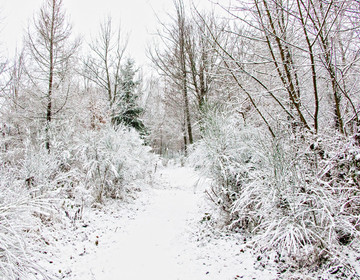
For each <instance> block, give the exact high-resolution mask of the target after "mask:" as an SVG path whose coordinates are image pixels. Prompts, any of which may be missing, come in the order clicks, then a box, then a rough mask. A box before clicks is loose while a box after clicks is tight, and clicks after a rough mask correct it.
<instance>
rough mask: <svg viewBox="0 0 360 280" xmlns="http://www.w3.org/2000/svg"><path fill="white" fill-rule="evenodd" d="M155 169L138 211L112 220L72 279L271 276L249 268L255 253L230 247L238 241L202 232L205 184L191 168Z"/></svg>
mask: <svg viewBox="0 0 360 280" xmlns="http://www.w3.org/2000/svg"><path fill="white" fill-rule="evenodd" d="M157 173H158V176H160V178H159V179H160V180H157V181H160V182H161V184H159V185H157V186H154V187H153V188H151V189H147V190H144V191H143V192H142V193H141V194H140V195H139V198H138V199H137V201H136V202H135V203H136V204H137V205H139V206H138V212H137V213H136V215H135V216H134V217H125V219H126V220H125V221H124V220H123V221H122V222H121V226H119V228H118V227H116V228H115V225H114V227H113V229H114V228H115V230H110V231H108V232H106V233H104V235H103V236H102V237H101V241H100V244H99V246H97V248H96V250H95V251H94V252H92V253H91V254H85V255H84V256H83V257H82V258H81V259H79V260H78V261H76V263H75V265H74V267H73V268H72V276H73V277H72V279H78V280H80V279H81V280H85V279H86V280H91V279H94V280H115V279H116V280H144V279H147V280H165V279H166V280H178V279H181V280H192V279H194V280H203V279H204V280H206V279H212V280H213V279H214V280H215V279H217V280H220V279H221V280H226V279H240V278H243V277H244V276H243V277H240V275H245V274H247V275H248V277H246V278H244V279H274V278H268V277H266V276H268V275H270V274H269V273H267V272H266V271H265V272H266V273H265V274H266V275H265V274H264V273H263V272H260V271H256V270H255V269H252V268H251V267H253V263H252V261H253V257H252V256H251V255H250V254H248V253H245V254H244V253H240V248H239V246H237V247H238V248H237V249H236V248H234V246H236V245H239V242H238V240H234V239H231V238H228V237H226V239H225V238H224V239H222V238H220V239H216V240H213V239H211V237H209V235H206V234H205V235H204V233H201V232H200V230H199V228H201V227H199V224H200V221H201V220H202V219H203V217H204V212H206V203H205V196H204V187H205V184H198V181H199V178H200V177H199V175H197V174H196V172H195V171H194V170H193V169H191V168H186V167H174V166H170V167H167V168H161V169H160V170H159V171H158V172H157ZM204 203H205V204H204ZM204 207H205V210H204ZM120 219H123V218H120ZM235 243H236V244H235ZM100 245H101V246H100ZM249 262H251V264H250V265H249ZM259 272H260V275H259V274H258V273H259ZM241 273H242V274H241ZM244 273H245V274H244ZM250 275H251V277H250V278H249V276H250ZM237 277H240V278H237Z"/></svg>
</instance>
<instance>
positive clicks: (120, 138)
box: [74, 126, 155, 202]
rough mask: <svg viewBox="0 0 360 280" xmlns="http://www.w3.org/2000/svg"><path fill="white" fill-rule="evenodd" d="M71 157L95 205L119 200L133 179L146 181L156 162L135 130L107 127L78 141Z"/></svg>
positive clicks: (87, 133)
mask: <svg viewBox="0 0 360 280" xmlns="http://www.w3.org/2000/svg"><path fill="white" fill-rule="evenodd" d="M76 142H77V145H76V146H75V148H74V157H75V160H76V161H77V165H78V166H79V168H80V169H81V173H83V174H84V179H85V185H86V188H88V189H91V190H92V191H93V192H94V198H95V201H96V202H102V200H103V197H111V198H120V197H122V196H123V194H124V191H126V190H128V187H129V186H130V184H131V183H133V182H134V181H135V180H136V179H145V177H146V175H147V174H148V172H150V171H151V166H152V165H153V161H154V160H155V158H154V156H153V155H152V154H150V148H149V147H148V146H145V145H143V142H142V140H141V139H140V136H139V134H138V133H137V132H136V131H135V130H134V129H129V128H127V127H124V126H118V127H116V128H114V127H113V126H107V127H105V128H102V129H101V130H92V131H87V132H85V133H84V134H83V135H81V136H79V137H78V139H77V141H76Z"/></svg>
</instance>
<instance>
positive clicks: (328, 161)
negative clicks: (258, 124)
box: [190, 111, 360, 275]
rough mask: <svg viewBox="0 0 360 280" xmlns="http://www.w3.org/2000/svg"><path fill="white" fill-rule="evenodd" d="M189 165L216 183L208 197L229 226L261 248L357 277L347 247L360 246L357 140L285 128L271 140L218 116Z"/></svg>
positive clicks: (212, 119)
mask: <svg viewBox="0 0 360 280" xmlns="http://www.w3.org/2000/svg"><path fill="white" fill-rule="evenodd" d="M281 131H282V132H281ZM199 158H205V160H203V161H199ZM190 160H191V161H192V162H195V163H196V164H197V165H198V167H200V168H201V169H202V170H203V171H204V172H206V174H207V176H209V177H210V178H211V179H212V180H213V185H212V191H211V192H209V194H210V195H211V194H212V195H211V198H212V200H213V201H214V202H216V203H217V204H218V205H219V207H220V208H221V209H223V210H224V212H225V213H227V217H228V220H227V225H228V226H229V227H230V228H232V229H237V230H239V229H240V230H241V231H242V232H243V233H246V234H248V235H250V236H252V237H253V239H252V241H253V243H254V244H255V245H256V248H258V249H259V250H261V251H262V252H264V251H275V252H276V253H277V254H278V255H279V256H282V257H283V258H286V259H287V260H291V261H292V262H293V263H295V264H296V265H298V266H303V265H305V266H311V265H314V264H317V265H319V264H322V263H331V264H333V265H336V266H341V267H342V268H343V270H346V271H347V272H346V273H350V274H351V266H350V265H349V264H348V263H346V261H344V259H345V258H344V255H343V249H342V247H343V246H348V245H355V243H356V240H358V237H359V229H360V228H359V222H360V216H359V209H360V208H359V206H360V205H359V202H360V200H359V182H360V168H359V167H360V164H359V161H360V148H359V146H357V145H356V142H355V139H353V138H341V137H336V136H333V135H332V136H325V135H323V136H322V137H320V136H316V137H314V136H312V135H300V136H299V135H294V134H293V133H292V132H291V131H286V129H284V128H282V129H281V130H279V132H278V138H276V139H272V138H270V137H267V136H266V134H264V133H262V131H261V130H260V129H257V128H253V127H246V126H244V125H242V124H241V120H239V119H237V116H236V115H234V114H224V113H221V112H218V111H217V112H212V113H211V114H210V116H207V118H206V119H205V120H204V131H203V138H202V140H201V141H199V142H198V143H197V144H195V145H194V151H193V153H192V155H191V156H190ZM350 274H349V275H350Z"/></svg>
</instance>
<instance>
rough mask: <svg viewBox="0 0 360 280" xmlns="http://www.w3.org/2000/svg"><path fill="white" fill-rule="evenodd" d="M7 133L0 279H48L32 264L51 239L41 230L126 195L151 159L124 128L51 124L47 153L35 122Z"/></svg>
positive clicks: (0, 177)
mask: <svg viewBox="0 0 360 280" xmlns="http://www.w3.org/2000/svg"><path fill="white" fill-rule="evenodd" d="M12 131H14V130H12ZM12 131H11V133H8V134H3V135H2V138H0V148H1V149H0V157H1V165H0V278H1V279H14V280H15V279H25V280H26V279H46V276H45V275H42V272H41V271H42V270H41V268H39V267H37V266H36V265H34V263H35V261H34V260H35V259H37V258H38V253H37V252H40V251H41V250H42V249H41V248H40V247H39V246H41V245H39V244H38V243H39V242H40V243H41V244H43V239H44V238H45V239H48V238H49V237H45V236H43V234H44V233H43V232H49V231H50V232H51V231H52V230H51V228H52V227H53V226H56V224H58V223H61V224H64V226H65V225H66V224H67V223H68V222H71V223H74V222H76V220H78V219H81V215H82V210H83V207H84V206H85V205H86V204H87V205H89V204H91V203H93V202H101V201H102V199H103V198H104V197H111V198H119V197H122V196H124V195H126V193H125V192H126V191H129V190H131V186H132V184H135V182H136V179H146V176H147V175H148V174H149V173H150V172H152V171H153V170H152V168H151V167H152V166H153V161H154V160H156V159H155V156H154V155H152V154H151V153H150V152H149V150H150V148H149V147H147V146H145V145H143V142H142V140H141V139H140V137H139V134H138V133H137V132H135V131H134V130H133V129H128V128H125V127H122V126H119V127H117V129H114V128H113V127H112V126H106V125H103V126H102V127H99V128H97V129H88V130H85V129H81V126H75V125H74V123H72V122H71V121H70V120H69V121H64V120H62V121H60V120H59V122H56V121H54V122H53V127H51V130H50V134H49V135H50V143H51V146H50V148H51V149H50V151H48V150H47V149H46V147H45V145H43V143H44V142H45V141H44V133H43V131H42V130H41V125H40V124H39V125H36V124H34V126H33V127H29V128H28V129H27V130H24V131H22V133H21V134H19V133H18V132H12ZM137 187H138V188H139V187H141V185H140V183H139V186H137ZM69 219H70V220H69ZM44 227H48V229H46V230H45V228H44ZM54 228H55V227H54ZM54 231H55V230H54ZM50 239H51V238H50ZM54 239H55V238H54ZM33 240H38V243H36V242H37V241H33ZM38 245H39V246H38ZM40 258H41V257H40ZM31 277H32V278H31Z"/></svg>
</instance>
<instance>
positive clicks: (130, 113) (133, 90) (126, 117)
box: [112, 59, 146, 135]
mask: <svg viewBox="0 0 360 280" xmlns="http://www.w3.org/2000/svg"><path fill="white" fill-rule="evenodd" d="M137 72H138V69H136V68H135V62H134V60H132V59H127V61H126V63H125V65H124V66H123V67H122V69H121V75H120V79H121V80H120V83H119V84H120V86H121V89H120V90H121V92H120V95H119V97H118V100H117V101H116V105H115V106H116V110H115V111H114V115H113V117H112V122H113V124H114V125H119V124H120V123H122V124H125V125H126V126H128V127H133V128H135V129H136V130H137V131H138V132H140V134H141V135H145V134H146V129H145V126H144V124H143V122H142V120H141V119H140V116H141V115H142V113H143V111H144V110H143V108H141V107H140V106H139V105H138V102H137V100H138V98H139V87H140V80H136V77H135V76H136V73H137Z"/></svg>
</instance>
